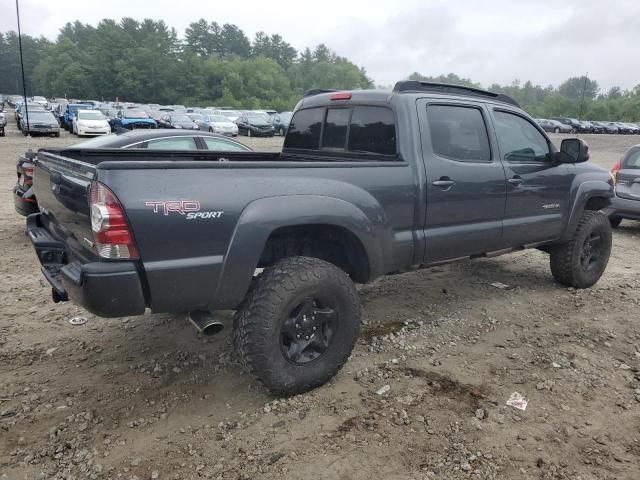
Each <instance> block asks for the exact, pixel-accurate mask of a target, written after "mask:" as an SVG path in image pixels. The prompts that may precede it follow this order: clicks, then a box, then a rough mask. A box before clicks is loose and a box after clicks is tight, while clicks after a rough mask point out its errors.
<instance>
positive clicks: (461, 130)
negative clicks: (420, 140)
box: [427, 105, 491, 162]
mask: <svg viewBox="0 0 640 480" xmlns="http://www.w3.org/2000/svg"><path fill="white" fill-rule="evenodd" d="M427 119H428V121H429V132H430V134H431V145H432V148H433V153H435V154H436V155H439V156H441V157H445V158H449V159H452V160H457V161H459V162H490V161H491V148H490V147H489V136H488V134H487V127H486V125H485V123H484V118H483V116H482V112H481V111H480V109H478V108H475V107H466V106H453V105H429V106H428V107H427Z"/></svg>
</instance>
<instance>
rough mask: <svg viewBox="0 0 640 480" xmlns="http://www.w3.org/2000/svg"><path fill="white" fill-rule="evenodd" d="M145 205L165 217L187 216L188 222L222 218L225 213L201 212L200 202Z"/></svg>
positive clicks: (220, 211) (170, 201) (159, 202)
mask: <svg viewBox="0 0 640 480" xmlns="http://www.w3.org/2000/svg"><path fill="white" fill-rule="evenodd" d="M144 204H145V205H146V206H147V207H152V208H153V213H160V214H162V215H164V216H165V217H166V216H169V214H170V213H176V214H178V215H183V216H185V217H186V219H187V220H196V219H198V218H202V219H208V218H220V217H222V214H223V213H224V212H223V211H222V210H217V211H208V212H201V211H200V202H199V201H198V200H168V201H149V202H145V203H144Z"/></svg>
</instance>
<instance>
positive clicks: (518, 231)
mask: <svg viewBox="0 0 640 480" xmlns="http://www.w3.org/2000/svg"><path fill="white" fill-rule="evenodd" d="M492 114H493V122H494V127H495V128H494V130H495V134H496V139H497V143H498V147H499V149H500V158H501V159H502V162H503V165H504V168H505V172H506V175H507V203H506V209H505V216H504V234H503V246H504V248H507V247H520V246H523V245H528V244H532V243H536V242H540V241H545V240H552V239H555V238H557V237H558V236H559V235H560V233H561V232H562V229H563V225H564V217H565V216H566V215H568V213H569V194H570V189H571V184H572V182H573V178H574V176H575V173H574V172H575V167H574V166H572V165H569V166H568V165H565V164H559V163H557V162H556V161H554V159H553V156H552V152H553V151H554V149H553V147H552V145H551V142H550V141H549V139H548V138H547V136H546V135H545V134H544V133H543V132H542V131H541V129H540V128H539V127H538V126H537V125H536V124H535V123H534V122H533V121H531V120H530V119H529V118H527V117H526V116H525V115H522V114H521V113H519V112H517V111H512V110H509V109H503V108H497V107H496V108H494V109H493V112H492Z"/></svg>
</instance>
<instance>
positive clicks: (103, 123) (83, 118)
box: [73, 110, 111, 137]
mask: <svg viewBox="0 0 640 480" xmlns="http://www.w3.org/2000/svg"><path fill="white" fill-rule="evenodd" d="M73 133H75V134H76V135H78V136H79V137H81V136H83V135H108V134H110V133H111V125H109V120H107V117H105V116H104V115H103V114H102V113H101V112H100V111H99V110H78V113H77V114H76V116H75V117H73Z"/></svg>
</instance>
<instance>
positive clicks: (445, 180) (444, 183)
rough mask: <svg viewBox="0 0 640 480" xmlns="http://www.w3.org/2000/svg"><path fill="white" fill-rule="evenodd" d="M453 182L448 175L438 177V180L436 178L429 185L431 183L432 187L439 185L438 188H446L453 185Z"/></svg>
mask: <svg viewBox="0 0 640 480" xmlns="http://www.w3.org/2000/svg"><path fill="white" fill-rule="evenodd" d="M455 184H456V182H454V181H453V180H451V179H450V178H449V177H440V180H436V181H435V182H433V183H432V184H431V185H433V186H434V187H440V188H445V189H446V188H450V187H453V186H454V185H455Z"/></svg>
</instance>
